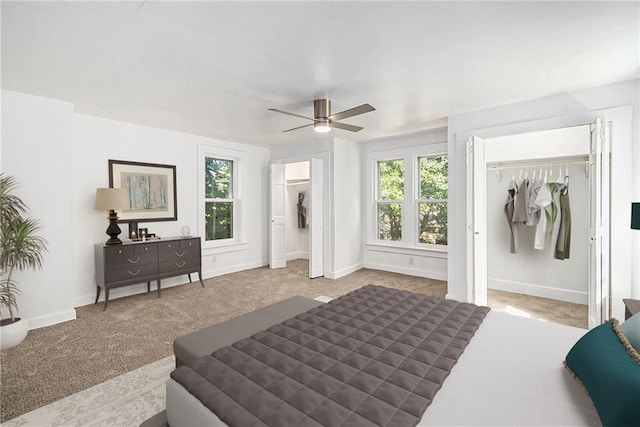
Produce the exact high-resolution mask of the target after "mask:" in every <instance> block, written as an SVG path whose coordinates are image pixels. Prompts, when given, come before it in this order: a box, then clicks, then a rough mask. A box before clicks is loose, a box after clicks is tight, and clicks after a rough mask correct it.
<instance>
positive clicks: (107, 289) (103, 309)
mask: <svg viewBox="0 0 640 427" xmlns="http://www.w3.org/2000/svg"><path fill="white" fill-rule="evenodd" d="M108 304H109V288H107V287H106V286H105V287H104V307H102V311H105V310H106V309H107V305H108Z"/></svg>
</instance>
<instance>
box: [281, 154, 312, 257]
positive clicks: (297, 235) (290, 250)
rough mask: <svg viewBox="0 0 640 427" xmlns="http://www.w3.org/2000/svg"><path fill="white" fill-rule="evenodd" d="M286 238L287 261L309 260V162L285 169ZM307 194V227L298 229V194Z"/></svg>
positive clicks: (292, 164)
mask: <svg viewBox="0 0 640 427" xmlns="http://www.w3.org/2000/svg"><path fill="white" fill-rule="evenodd" d="M285 188H286V191H285V194H284V206H285V218H284V227H285V230H284V236H285V250H286V257H287V260H293V259H309V227H308V223H309V220H310V215H311V211H310V210H309V162H298V163H289V164H287V165H286V168H285ZM300 192H305V193H306V195H305V199H304V201H303V202H302V205H303V206H304V207H306V208H307V217H306V219H307V227H306V228H298V193H300Z"/></svg>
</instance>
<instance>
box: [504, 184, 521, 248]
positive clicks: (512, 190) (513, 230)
mask: <svg viewBox="0 0 640 427" xmlns="http://www.w3.org/2000/svg"><path fill="white" fill-rule="evenodd" d="M516 194H518V185H517V184H516V182H515V180H511V183H510V184H509V188H508V189H507V200H506V201H505V203H504V215H505V217H506V218H507V223H508V224H509V232H510V235H511V248H510V250H511V253H512V254H517V253H518V224H514V223H513V212H514V210H515V200H516Z"/></svg>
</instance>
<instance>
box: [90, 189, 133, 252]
mask: <svg viewBox="0 0 640 427" xmlns="http://www.w3.org/2000/svg"><path fill="white" fill-rule="evenodd" d="M128 207H129V193H128V192H127V189H126V188H98V189H96V210H99V211H109V216H108V217H107V218H108V219H109V227H107V234H108V235H109V237H110V239H109V240H107V242H106V244H107V245H121V244H122V240H120V239H118V234H120V232H121V230H120V227H118V214H117V213H116V209H117V210H121V209H124V208H128Z"/></svg>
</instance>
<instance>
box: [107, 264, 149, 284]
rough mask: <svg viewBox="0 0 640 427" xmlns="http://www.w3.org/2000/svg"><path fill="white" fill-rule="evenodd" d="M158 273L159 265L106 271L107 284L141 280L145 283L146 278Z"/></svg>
mask: <svg viewBox="0 0 640 427" xmlns="http://www.w3.org/2000/svg"><path fill="white" fill-rule="evenodd" d="M157 273H158V265H157V264H147V265H136V266H131V267H127V268H118V269H115V268H114V269H112V270H107V271H106V279H107V283H116V282H124V281H125V280H133V279H139V281H140V282H145V281H146V279H145V277H148V276H153V275H155V274H157Z"/></svg>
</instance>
